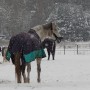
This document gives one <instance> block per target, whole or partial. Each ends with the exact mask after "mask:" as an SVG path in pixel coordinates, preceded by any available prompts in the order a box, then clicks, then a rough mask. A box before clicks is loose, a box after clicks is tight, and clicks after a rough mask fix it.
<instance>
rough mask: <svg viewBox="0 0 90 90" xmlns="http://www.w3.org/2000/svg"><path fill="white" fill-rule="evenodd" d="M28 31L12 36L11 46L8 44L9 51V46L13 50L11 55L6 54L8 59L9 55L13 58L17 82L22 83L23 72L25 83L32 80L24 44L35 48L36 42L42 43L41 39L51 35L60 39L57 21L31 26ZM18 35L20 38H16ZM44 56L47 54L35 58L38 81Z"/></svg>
mask: <svg viewBox="0 0 90 90" xmlns="http://www.w3.org/2000/svg"><path fill="white" fill-rule="evenodd" d="M28 33H30V34H28ZM28 33H24V34H18V35H16V36H14V37H12V38H11V39H10V42H9V46H8V51H9V48H11V49H12V51H10V52H11V55H10V53H8V54H7V55H6V58H7V59H8V56H11V59H12V61H13V63H14V64H15V72H16V77H17V83H21V73H22V76H23V79H24V82H25V83H29V82H30V79H29V75H30V71H31V63H30V62H31V61H29V62H25V60H24V59H25V57H24V56H23V54H24V50H26V49H25V48H24V46H25V47H29V48H30V47H32V48H34V49H35V48H36V47H37V44H36V42H38V43H41V42H40V40H41V41H43V40H44V39H45V38H46V37H51V38H53V39H55V40H56V39H57V41H58V40H59V39H58V37H59V33H58V31H57V29H56V25H55V23H49V24H44V25H37V26H35V27H33V28H31V30H30V31H29V32H28ZM33 33H36V35H35V36H34V34H33ZM20 35H21V37H20ZM16 37H18V39H16ZM26 37H27V38H26ZM33 37H36V38H34V39H33ZM35 40H36V41H35ZM28 41H31V42H33V44H31V43H30V44H28V43H27V42H28ZM34 41H35V43H34ZM18 43H19V44H18ZM15 45H16V46H17V47H16V52H14V50H13V47H14V46H15ZM27 45H28V46H27ZM18 47H20V48H18ZM38 47H41V46H40V44H39V45H38ZM29 48H27V49H29ZM39 50H41V49H39ZM37 53H40V52H37ZM35 55H36V54H35ZM44 57H45V55H44V56H41V57H37V56H36V57H35V58H34V59H36V60H37V74H38V77H37V81H38V82H40V81H41V79H40V72H41V60H42V58H44ZM29 58H31V57H29ZM9 59H10V58H9ZM26 66H27V73H28V74H27V76H26V74H25V67H26Z"/></svg>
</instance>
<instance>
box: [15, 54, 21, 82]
mask: <svg viewBox="0 0 90 90" xmlns="http://www.w3.org/2000/svg"><path fill="white" fill-rule="evenodd" d="M20 58H21V53H20V52H17V53H16V54H15V75H16V77H17V83H21V65H20V63H21V61H20Z"/></svg>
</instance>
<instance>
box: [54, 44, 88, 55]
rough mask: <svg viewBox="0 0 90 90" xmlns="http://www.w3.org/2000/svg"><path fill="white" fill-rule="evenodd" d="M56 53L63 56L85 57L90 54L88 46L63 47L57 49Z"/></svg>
mask: <svg viewBox="0 0 90 90" xmlns="http://www.w3.org/2000/svg"><path fill="white" fill-rule="evenodd" d="M56 52H57V53H59V54H64V55H66V54H77V55H87V54H90V44H84V45H64V46H63V47H60V48H57V49H56Z"/></svg>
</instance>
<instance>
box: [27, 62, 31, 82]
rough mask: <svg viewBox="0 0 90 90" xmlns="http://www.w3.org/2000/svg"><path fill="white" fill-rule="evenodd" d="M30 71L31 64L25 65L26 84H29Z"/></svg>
mask: <svg viewBox="0 0 90 90" xmlns="http://www.w3.org/2000/svg"><path fill="white" fill-rule="evenodd" d="M30 71H31V63H28V64H27V82H28V83H30V78H29V76H30Z"/></svg>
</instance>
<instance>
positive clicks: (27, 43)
mask: <svg viewBox="0 0 90 90" xmlns="http://www.w3.org/2000/svg"><path fill="white" fill-rule="evenodd" d="M17 52H21V53H22V56H23V58H24V60H25V62H31V61H34V60H35V59H36V58H44V57H46V54H45V52H44V49H43V48H42V46H41V41H40V38H39V36H38V34H37V33H36V32H35V31H34V30H30V31H29V32H28V33H25V32H22V33H19V34H17V35H16V36H13V37H12V38H11V39H10V42H9V46H8V50H7V53H6V59H7V60H10V58H11V55H12V54H15V53H17Z"/></svg>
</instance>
